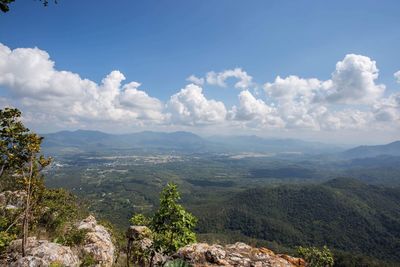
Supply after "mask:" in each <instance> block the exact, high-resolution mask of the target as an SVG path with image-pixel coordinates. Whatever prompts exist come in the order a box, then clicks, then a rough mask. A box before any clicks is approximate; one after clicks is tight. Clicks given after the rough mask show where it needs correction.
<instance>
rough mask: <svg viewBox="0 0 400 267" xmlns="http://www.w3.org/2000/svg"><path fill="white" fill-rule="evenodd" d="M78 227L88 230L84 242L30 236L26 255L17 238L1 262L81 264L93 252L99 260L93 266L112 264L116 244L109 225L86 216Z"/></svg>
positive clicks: (73, 266) (29, 265) (33, 265)
mask: <svg viewBox="0 0 400 267" xmlns="http://www.w3.org/2000/svg"><path fill="white" fill-rule="evenodd" d="M76 227H77V228H78V229H85V230H87V233H86V236H85V241H84V243H83V244H82V245H80V246H75V247H68V246H63V245H61V244H58V243H54V242H50V241H48V240H38V239H36V237H29V238H28V242H27V248H26V256H25V257H22V251H21V243H22V240H21V239H17V240H14V241H12V242H11V244H10V245H9V246H8V248H7V251H6V253H4V254H3V256H2V259H0V266H11V267H13V266H15V267H17V266H26V267H39V266H40V267H45V266H52V265H54V266H68V267H78V266H80V265H81V263H82V258H84V257H85V256H91V257H92V258H93V260H94V261H95V262H96V263H95V264H93V265H91V266H96V267H100V266H101V267H111V266H112V265H113V263H114V257H115V256H114V254H115V246H114V244H113V242H112V240H111V235H110V233H109V232H108V231H107V230H106V228H105V227H103V226H101V225H99V224H97V221H96V219H95V218H94V217H93V216H89V217H87V218H86V219H84V220H82V221H81V222H79V223H78V224H77V225H76ZM57 264H58V265H57Z"/></svg>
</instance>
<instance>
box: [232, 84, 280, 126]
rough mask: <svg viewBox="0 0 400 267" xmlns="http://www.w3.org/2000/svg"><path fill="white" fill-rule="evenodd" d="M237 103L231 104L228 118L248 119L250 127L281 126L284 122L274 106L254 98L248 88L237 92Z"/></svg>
mask: <svg viewBox="0 0 400 267" xmlns="http://www.w3.org/2000/svg"><path fill="white" fill-rule="evenodd" d="M238 97H239V105H238V106H233V107H232V110H230V112H229V118H230V119H231V120H237V121H248V122H250V123H249V125H251V126H252V127H264V126H271V127H283V126H284V123H283V121H282V120H281V118H280V117H279V116H278V114H277V111H276V109H275V108H274V107H271V106H269V105H267V104H266V103H265V102H264V101H263V100H261V99H256V98H255V97H254V96H253V95H252V94H251V93H250V92H249V91H248V90H245V91H242V92H240V94H239V96H238Z"/></svg>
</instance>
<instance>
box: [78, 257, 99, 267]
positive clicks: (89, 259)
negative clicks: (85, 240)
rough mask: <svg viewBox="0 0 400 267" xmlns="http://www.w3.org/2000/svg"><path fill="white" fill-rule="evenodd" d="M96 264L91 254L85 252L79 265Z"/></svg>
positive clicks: (82, 266)
mask: <svg viewBox="0 0 400 267" xmlns="http://www.w3.org/2000/svg"><path fill="white" fill-rule="evenodd" d="M96 264H98V262H97V261H96V260H95V259H94V258H93V256H92V255H90V254H86V255H85V256H84V257H83V259H82V262H81V265H80V267H89V266H96Z"/></svg>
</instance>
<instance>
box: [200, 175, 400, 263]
mask: <svg viewBox="0 0 400 267" xmlns="http://www.w3.org/2000/svg"><path fill="white" fill-rule="evenodd" d="M214 205H215V207H214V208H211V207H209V208H208V209H201V208H200V209H199V213H198V214H196V215H197V216H198V218H200V222H199V225H200V228H199V232H201V233H210V232H215V233H217V232H225V233H226V234H228V235H229V234H231V235H232V236H235V235H236V236H237V234H238V233H240V234H242V235H244V236H247V237H251V238H255V239H262V240H266V241H271V242H272V241H274V242H276V243H277V244H279V245H282V246H284V247H295V246H298V245H304V244H307V245H317V246H323V245H328V246H329V247H331V248H334V249H337V250H343V251H348V252H352V253H356V254H357V253H359V254H363V255H366V256H370V257H374V258H378V259H381V260H385V261H388V262H389V261H392V262H395V261H397V262H398V261H400V254H399V253H398V248H399V246H400V189H399V188H383V187H377V186H371V185H366V184H363V183H361V182H359V181H357V180H353V179H345V178H340V179H334V180H331V181H328V182H326V183H324V184H319V185H301V186H300V185H299V186H295V185H290V186H286V185H283V186H278V187H265V188H254V189H249V190H246V191H244V192H241V193H237V194H234V195H231V196H230V197H229V198H227V199H226V200H224V201H222V202H221V203H215V204H214ZM210 210H213V212H210ZM210 217H211V218H213V219H210Z"/></svg>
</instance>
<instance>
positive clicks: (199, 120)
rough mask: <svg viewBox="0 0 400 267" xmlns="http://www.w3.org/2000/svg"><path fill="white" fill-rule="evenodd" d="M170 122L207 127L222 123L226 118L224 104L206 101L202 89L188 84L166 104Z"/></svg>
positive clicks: (211, 100)
mask: <svg viewBox="0 0 400 267" xmlns="http://www.w3.org/2000/svg"><path fill="white" fill-rule="evenodd" d="M168 110H169V112H170V113H171V120H172V122H173V123H176V124H184V125H207V124H214V123H219V122H223V121H224V120H225V117H226V113H227V111H226V108H225V105H224V103H222V102H219V101H216V100H213V99H210V100H208V99H207V98H206V97H205V96H204V94H203V91H202V88H201V87H200V86H198V85H195V84H189V85H187V86H186V87H185V88H183V89H181V90H180V91H179V92H178V93H176V94H174V95H173V96H171V98H170V100H169V102H168Z"/></svg>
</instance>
